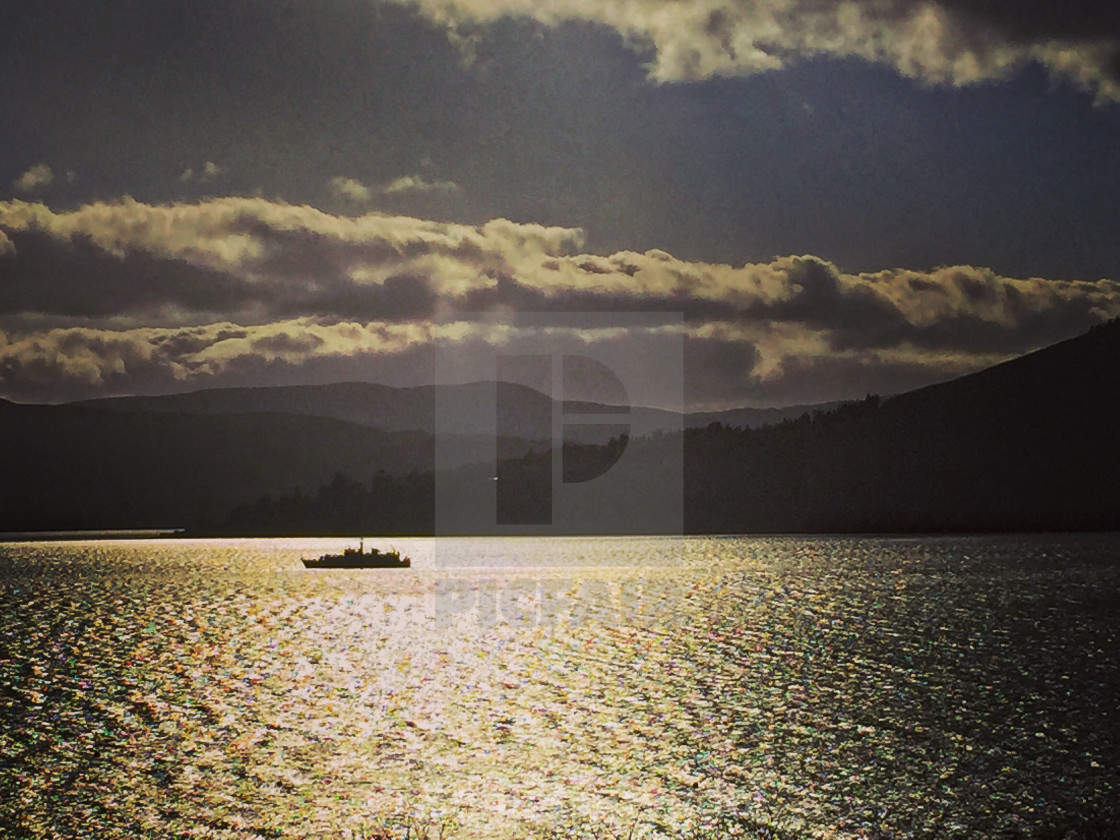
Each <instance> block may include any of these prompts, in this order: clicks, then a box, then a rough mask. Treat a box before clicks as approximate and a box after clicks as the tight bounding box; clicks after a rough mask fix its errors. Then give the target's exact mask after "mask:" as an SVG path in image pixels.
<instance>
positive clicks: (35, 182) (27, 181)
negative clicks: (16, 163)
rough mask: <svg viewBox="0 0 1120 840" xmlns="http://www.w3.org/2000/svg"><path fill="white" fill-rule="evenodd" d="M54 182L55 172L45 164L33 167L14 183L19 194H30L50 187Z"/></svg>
mask: <svg viewBox="0 0 1120 840" xmlns="http://www.w3.org/2000/svg"><path fill="white" fill-rule="evenodd" d="M53 182H54V172H53V171H52V170H51V168H50V167H49V166H47V165H46V164H45V163H39V164H36V165H35V166H32V167H31V168H30V169H28V170H27V171H26V172H24V173H23V174H22V175H20V176H19V177H18V178H16V179H15V181H13V182H12V186H14V187H15V188H16V190H17V191H18V192H21V193H30V192H35V191H36V190H38V189H40V188H42V187H47V186H50V185H51V184H52V183H53Z"/></svg>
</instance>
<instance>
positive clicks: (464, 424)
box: [69, 382, 842, 439]
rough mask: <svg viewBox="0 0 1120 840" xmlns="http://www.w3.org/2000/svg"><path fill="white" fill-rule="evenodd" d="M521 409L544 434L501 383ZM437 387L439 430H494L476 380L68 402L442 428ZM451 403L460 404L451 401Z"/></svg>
mask: <svg viewBox="0 0 1120 840" xmlns="http://www.w3.org/2000/svg"><path fill="white" fill-rule="evenodd" d="M500 387H502V388H503V389H505V390H506V391H507V392H508V393H509V394H511V395H512V398H511V399H508V400H505V402H506V404H512V405H515V406H517V407H519V408H520V409H521V415H520V416H522V417H523V418H525V419H522V420H519V419H518V418H516V417H515V418H512V420H511V422H512V423H513V425H514V426H516V427H520V428H523V430H524V434H523V435H522V436H523V437H527V438H533V439H544V438H547V437H549V436H550V435H551V428H550V427H543V426H539V425H537V426H528V425H527V424H528V423H529V422H530V421H529V419H528V418H538V417H541V416H547V415H546V414H545V412H546V411H547V408H546V406H547V405H548V401H549V398H548V396H547V395H545V394H542V393H540V392H539V391H535V390H533V389H531V388H528V387H526V386H524V385H517V384H513V383H501V386H500ZM437 391H438V392H440V394H441V399H442V400H443V401H442V402H441V411H440V431H441V432H442V433H449V434H485V433H487V432H488V431H489V430H490V429H492V421H488V420H487V419H486V418H487V417H488V416H490V415H492V414H493V409H494V383H492V382H473V383H467V384H462V385H441V386H432V385H421V386H414V387H394V386H389V385H379V384H375V383H366V382H339V383H334V384H328V385H281V386H269V387H257V388H211V389H204V390H199V391H189V392H185V393H179V394H167V395H162V396H136V397H103V398H100V399H93V400H82V401H79V402H74V403H69V405H72V406H81V407H88V408H100V409H108V410H113V411H144V412H160V413H180V414H206V415H227V414H249V413H258V412H266V413H274V414H295V415H301V416H307V417H329V418H332V419H335V420H345V421H347V422H350V423H359V424H361V425H363V426H370V427H373V428H377V429H381V430H383V431H388V432H404V431H423V432H427V433H429V434H434V433H435V431H436V428H435V426H436V423H435V410H436V400H437ZM841 404H842V403H839V402H834V403H824V404H815V405H799V406H789V407H787V408H735V409H727V410H723V411H704V412H695V413H690V414H685V415H684V416H683V417H682V416H681V415H679V414H676V413H674V412H671V411H666V410H664V409H659V408H649V407H645V406H633V407H627V408H629V412H628V413H629V415H630V422H632V423H634V424H635V425H636V426H637V427H638V428H640V429H642V430H644V431H649V432H652V431H656V430H658V429H661V430H666V431H668V430H675V429H680V428H681V427H682V425H683V426H685V427H700V426H706V425H708V424H709V423H723V424H724V425H729V426H736V427H741V428H756V427H758V426H762V425H769V424H772V423H780V422H782V421H783V420H787V419H792V418H795V417H799V416H801V415H802V414H804V413H806V412H812V411H822V410H829V409H832V408H835V407H836V406H838V405H841ZM578 405H579V406H580V410H581V412H583V413H596V412H599V413H604V414H606V413H612V412H614V411H615V410H616V409H618V408H620V407H619V406H610V405H604V404H600V403H592V402H586V401H583V402H580V403H578ZM449 407H453V408H450V410H449Z"/></svg>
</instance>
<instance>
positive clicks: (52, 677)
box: [0, 536, 1120, 838]
mask: <svg viewBox="0 0 1120 840" xmlns="http://www.w3.org/2000/svg"><path fill="white" fill-rule="evenodd" d="M340 546H341V544H340V543H339V542H337V541H333V542H332V541H326V540H319V541H316V540H304V541H296V540H277V541H268V540H225V541H217V540H206V541H178V540H163V541H156V540H153V541H85V542H55V543H51V542H33V543H12V544H0V756H2V759H0V836H5V837H35V838H38V837H194V836H198V837H253V836H264V837H273V836H285V837H305V836H346V835H347V832H355V836H362V833H363V831H364V832H366V835H367V836H368V833H369V827H370V826H371V825H373V824H374V823H375V821H376V820H377V818H378V817H379V816H384V815H389V814H403V813H415V814H418V815H421V816H423V817H425V818H431V819H435V820H439V819H444V818H448V817H454V818H455V819H456V820H457V821H458V823H460V825H461V826H462V827H461V828H460V829H459V831H458V832H457V833H456V835H455V836H457V837H480V836H486V837H489V836H493V837H502V836H509V837H513V836H525V835H527V834H531V833H532V832H533V831H535V830H541V829H556V828H562V827H565V826H573V825H575V826H581V825H582V826H598V827H599V828H600V829H601V830H602V831H604V832H605V831H607V830H608V829H609V828H610V827H611V826H618V827H620V828H621V829H622V836H626V832H627V831H629V828H630V827H631V826H635V825H637V826H638V828H637V830H636V831H635V836H645V837H656V836H661V835H662V834H669V835H670V836H693V834H692V832H694V831H698V830H701V829H703V828H704V827H705V826H709V827H710V826H717V825H720V826H723V829H720V830H719V831H720V832H722V831H723V830H724V829H727V830H728V831H730V830H731V828H732V827H737V830H740V831H742V832H743V833H744V834H745V836H759V835H758V828H757V827H758V826H759V825H763V824H766V823H769V824H771V826H777V827H778V828H780V829H782V830H783V831H784V832H786V833H785V834H783V835H782V836H795V837H837V838H847V837H861V836H863V837H938V838H939V837H1000V836H1007V837H1018V836H1022V837H1032V836H1044V835H1045V836H1053V835H1047V834H1045V830H1046V827H1047V826H1049V825H1052V824H1056V825H1064V826H1077V825H1079V824H1080V821H1081V820H1084V819H1091V818H1093V817H1094V815H1098V814H1100V813H1101V812H1102V811H1108V809H1110V808H1112V807H1113V806H1115V804H1116V803H1117V802H1118V801H1120V766H1118V763H1117V757H1118V756H1120V711H1118V703H1117V698H1118V697H1120V649H1118V646H1117V642H1118V641H1120V610H1118V609H1117V604H1118V601H1120V538H1118V537H1117V536H1071V537H978V538H931V539H870V538H868V539H863V538H820V539H806V538H760V539H737V538H712V539H704V538H688V539H686V540H679V539H677V540H673V539H667V538H658V539H639V538H624V539H595V540H528V539H526V540H517V539H504V540H441V541H439V542H438V543H434V542H433V541H430V540H415V541H409V540H397V541H396V546H397V547H398V548H400V549H402V550H403V551H404V552H405V553H408V554H411V555H412V557H413V561H414V566H413V568H412V569H411V570H408V571H399V570H377V571H365V572H346V571H306V570H304V569H303V568H302V566H301V564H300V563H299V558H300V556H301V554H314V553H319V552H321V551H322V550H326V549H328V548H329V549H336V548H338V547H340ZM557 558H559V561H560V562H557ZM712 831H714V830H712ZM750 831H753V832H754V833H753V835H752V834H750V833H748V832H750ZM600 836H609V835H607V834H600ZM710 836H723V835H722V833H711V832H710ZM1057 836H1061V835H1057Z"/></svg>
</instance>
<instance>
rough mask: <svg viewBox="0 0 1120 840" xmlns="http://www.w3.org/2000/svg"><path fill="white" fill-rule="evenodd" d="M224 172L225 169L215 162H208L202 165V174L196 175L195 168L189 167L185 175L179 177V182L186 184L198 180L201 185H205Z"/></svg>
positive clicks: (184, 172)
mask: <svg viewBox="0 0 1120 840" xmlns="http://www.w3.org/2000/svg"><path fill="white" fill-rule="evenodd" d="M224 172H225V169H223V168H222V167H220V166H218V164H216V163H214V162H213V161H210V160H208V161H206V162H205V163H204V164H202V171H201V172H199V173H196V172H195V171H194V169H193V168H190V167H188V168H187V169H186V170H184V171H183V174H182V175H180V176H179V180H180V181H182V182H183V183H184V184H186V183H189V182H191V181H194V180H198V181H199V182H200V183H203V184H205V183H207V182H209V181H213V180H214V179H215V178H217V177H218V176H219V175H221V174H223V173H224Z"/></svg>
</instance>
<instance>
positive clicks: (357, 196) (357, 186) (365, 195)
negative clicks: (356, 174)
mask: <svg viewBox="0 0 1120 840" xmlns="http://www.w3.org/2000/svg"><path fill="white" fill-rule="evenodd" d="M329 186H330V188H331V192H332V193H334V194H335V195H336V196H338V197H339V198H345V199H348V200H350V201H353V202H356V203H358V204H366V203H368V202H369V200H370V198H371V197H372V196H373V193H371V192H370V189H369V187H367V186H364V185H363V184H362V183H361V182H360V181H355V180H354V179H353V178H343V177H342V176H341V175H340V176H338V177H337V178H331V180H330V185H329Z"/></svg>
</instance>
